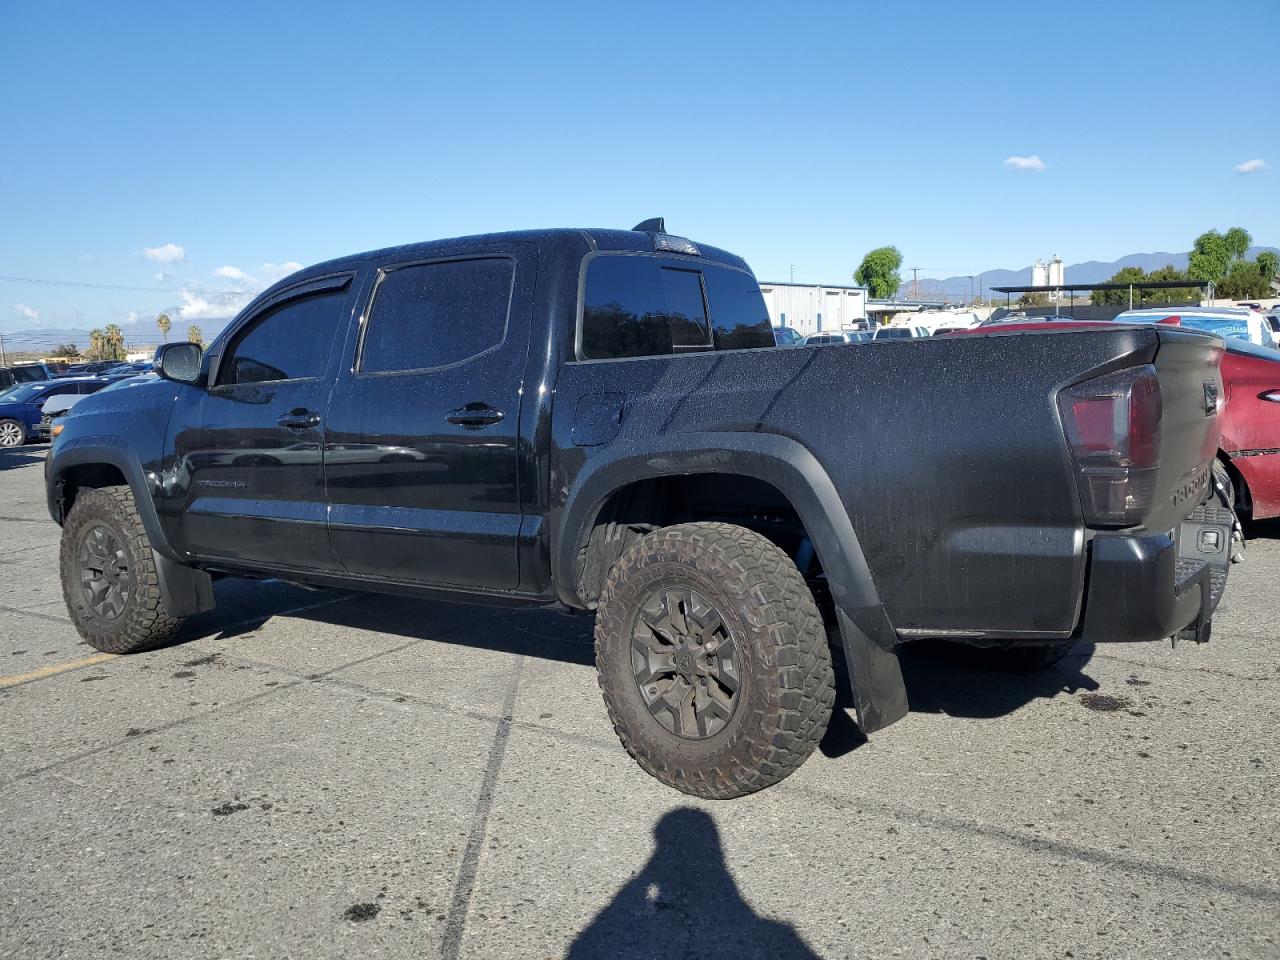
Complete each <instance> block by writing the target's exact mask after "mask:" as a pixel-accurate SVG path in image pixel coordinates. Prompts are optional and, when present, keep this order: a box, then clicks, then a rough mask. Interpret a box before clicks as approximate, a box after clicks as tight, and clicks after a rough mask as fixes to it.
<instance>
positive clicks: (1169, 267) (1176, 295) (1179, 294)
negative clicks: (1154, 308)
mask: <svg viewBox="0 0 1280 960" xmlns="http://www.w3.org/2000/svg"><path fill="white" fill-rule="evenodd" d="M1147 279H1148V280H1158V281H1160V282H1162V283H1167V282H1169V281H1171V280H1172V281H1177V280H1187V279H1189V278H1188V277H1187V272H1186V271H1185V270H1179V269H1178V268H1177V267H1175V266H1174V265H1173V264H1171V263H1166V264H1165V265H1164V266H1163V267H1161V268H1160V269H1159V270H1152V271H1151V272H1150V273H1148V274H1147ZM1143 299H1144V300H1146V301H1147V302H1148V303H1170V304H1172V303H1199V302H1200V291H1199V289H1198V288H1196V287H1169V288H1167V289H1165V290H1151V291H1149V292H1147V293H1146V294H1144V295H1143Z"/></svg>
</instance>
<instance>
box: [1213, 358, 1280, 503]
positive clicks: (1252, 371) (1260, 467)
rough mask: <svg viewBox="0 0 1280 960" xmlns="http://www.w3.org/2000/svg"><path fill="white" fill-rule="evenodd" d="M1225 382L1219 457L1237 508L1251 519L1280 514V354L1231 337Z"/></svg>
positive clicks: (1224, 365)
mask: <svg viewBox="0 0 1280 960" xmlns="http://www.w3.org/2000/svg"><path fill="white" fill-rule="evenodd" d="M1222 384H1223V390H1224V392H1225V399H1226V409H1225V413H1224V416H1223V420H1222V445H1221V448H1220V450H1219V456H1220V457H1221V459H1222V461H1223V463H1224V464H1225V465H1226V466H1227V472H1228V474H1229V475H1230V478H1231V483H1232V495H1233V498H1234V502H1235V506H1236V508H1237V511H1238V512H1239V513H1240V515H1241V516H1242V517H1243V518H1244V519H1246V520H1249V519H1252V520H1262V519H1265V518H1270V517H1280V353H1277V352H1276V351H1274V350H1270V349H1267V348H1266V347H1258V346H1255V345H1253V344H1250V343H1245V342H1243V341H1241V340H1228V341H1227V352H1226V356H1224V357H1223V358H1222Z"/></svg>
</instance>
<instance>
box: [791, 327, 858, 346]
mask: <svg viewBox="0 0 1280 960" xmlns="http://www.w3.org/2000/svg"><path fill="white" fill-rule="evenodd" d="M865 339H867V338H866V337H865V336H863V335H861V334H859V333H855V332H851V331H848V330H827V331H825V332H823V333H811V334H809V335H808V336H807V337H805V338H804V346H806V347H820V346H825V345H826V344H829V343H861V342H862V341H863V340H865Z"/></svg>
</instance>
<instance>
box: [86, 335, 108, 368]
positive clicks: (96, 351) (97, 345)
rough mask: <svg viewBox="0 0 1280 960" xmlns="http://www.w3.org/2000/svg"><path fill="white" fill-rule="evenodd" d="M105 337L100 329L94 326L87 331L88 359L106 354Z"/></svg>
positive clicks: (96, 358)
mask: <svg viewBox="0 0 1280 960" xmlns="http://www.w3.org/2000/svg"><path fill="white" fill-rule="evenodd" d="M106 343H107V337H106V334H104V333H103V332H102V331H101V330H99V329H98V328H97V327H94V328H93V329H92V330H90V331H89V352H88V354H87V356H88V357H89V359H90V360H101V359H103V358H104V357H105V356H106V354H107V347H106Z"/></svg>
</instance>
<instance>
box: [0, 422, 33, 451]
mask: <svg viewBox="0 0 1280 960" xmlns="http://www.w3.org/2000/svg"><path fill="white" fill-rule="evenodd" d="M26 442H27V429H26V427H24V426H23V425H22V423H21V421H18V420H0V447H20V446H22V445H23V444H24V443H26Z"/></svg>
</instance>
